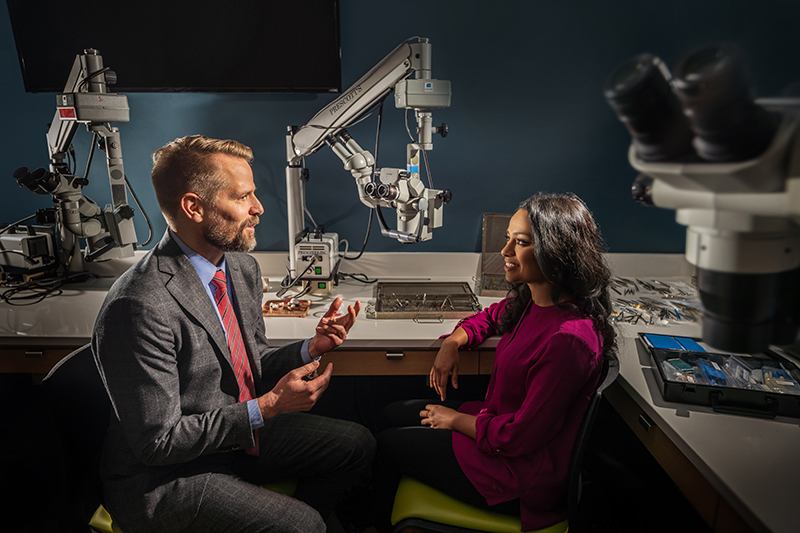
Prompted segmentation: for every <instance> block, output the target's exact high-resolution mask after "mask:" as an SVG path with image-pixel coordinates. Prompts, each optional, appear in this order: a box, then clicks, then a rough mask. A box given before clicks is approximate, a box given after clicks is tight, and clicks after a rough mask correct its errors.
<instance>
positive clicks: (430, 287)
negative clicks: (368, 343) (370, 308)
mask: <svg viewBox="0 0 800 533" xmlns="http://www.w3.org/2000/svg"><path fill="white" fill-rule="evenodd" d="M480 310H481V304H480V302H479V301H478V298H477V296H475V294H474V293H473V292H472V289H471V288H470V286H469V284H468V283H459V282H444V283H438V282H398V283H392V282H378V283H377V286H376V288H375V318H378V319H380V318H395V319H399V318H406V319H407V318H410V319H414V320H418V319H434V320H436V319H438V320H445V319H452V318H464V317H467V316H470V315H474V314H475V313H477V312H478V311H480Z"/></svg>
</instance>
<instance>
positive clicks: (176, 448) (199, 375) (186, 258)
mask: <svg viewBox="0 0 800 533" xmlns="http://www.w3.org/2000/svg"><path fill="white" fill-rule="evenodd" d="M153 161H154V167H153V172H152V180H153V187H154V189H155V193H156V197H157V199H158V203H159V206H160V207H161V211H162V213H163V214H164V217H165V218H166V220H167V222H168V225H169V228H168V230H167V233H166V234H165V235H164V238H163V239H162V240H161V242H160V243H159V244H158V245H157V246H156V247H155V248H154V249H153V250H151V251H150V252H149V253H148V254H147V255H146V256H145V257H144V258H143V259H142V260H141V261H139V262H138V263H137V264H135V265H134V266H133V267H131V268H130V269H129V270H128V271H127V272H126V273H125V274H124V275H123V276H121V277H120V278H119V279H118V280H117V282H116V283H114V286H113V287H112V288H111V290H110V291H109V293H108V296H107V298H106V301H105V303H104V304H103V307H102V309H101V310H100V314H99V316H98V318H97V323H96V325H95V330H94V335H93V338H92V350H93V352H94V354H95V359H96V361H97V365H98V368H99V369H100V372H101V374H102V375H103V379H104V381H105V384H106V388H107V390H108V393H109V396H110V398H111V402H112V405H113V414H112V416H111V421H110V426H109V430H108V434H107V436H106V441H105V445H104V450H103V457H102V460H101V475H102V478H103V483H104V495H105V504H106V508H107V509H108V511H109V513H110V514H111V515H112V517H113V518H114V521H115V522H117V523H118V524H119V525H120V527H121V528H122V530H123V531H125V532H126V533H137V532H147V533H152V532H161V531H163V532H170V533H171V532H176V531H187V532H189V531H191V532H194V531H196V532H203V533H209V532H215V531H232V532H233V531H236V532H256V531H297V532H303V533H308V532H314V531H324V530H325V523H324V520H325V518H326V517H327V516H328V515H329V514H330V513H331V511H332V510H333V508H334V506H335V505H336V503H337V500H338V499H339V498H341V496H342V495H343V494H344V493H346V491H347V490H348V489H349V488H351V487H352V486H353V485H354V484H356V483H357V482H358V481H359V480H360V479H361V478H363V477H364V476H365V475H366V473H367V472H368V470H369V465H370V461H371V459H372V456H373V455H374V451H375V441H374V439H373V437H372V435H371V434H370V433H369V432H368V431H367V430H366V429H365V428H363V427H362V426H359V425H358V424H354V423H351V422H346V421H341V420H334V419H329V418H325V417H320V416H315V415H311V414H308V413H300V412H299V411H307V410H309V409H310V408H311V407H313V406H314V404H315V403H316V401H317V400H318V399H319V397H320V395H321V394H322V393H323V392H324V390H325V389H326V388H327V386H328V382H329V380H330V377H331V372H332V365H328V367H327V368H326V369H325V371H324V372H322V374H319V375H316V369H317V367H318V366H319V363H318V361H317V359H318V358H319V357H320V356H321V355H322V354H324V353H325V352H327V351H329V350H331V349H333V348H335V347H336V346H338V345H340V344H341V343H342V342H343V341H344V339H345V338H346V336H347V332H348V331H349V330H350V328H351V326H352V325H353V323H354V322H355V319H356V315H357V314H358V312H359V309H360V303H359V302H356V305H355V307H353V306H348V309H347V313H346V314H343V315H342V316H337V315H336V313H337V311H338V309H339V307H340V305H341V299H340V298H337V299H336V301H334V302H333V304H331V306H330V309H329V310H328V311H327V313H326V314H325V316H324V317H323V318H322V319H321V320H320V322H319V324H318V326H317V328H316V333H315V335H314V337H313V338H311V339H309V340H306V341H299V342H296V343H293V344H289V345H287V346H282V347H280V348H269V347H268V345H267V339H266V336H265V327H264V320H263V318H262V314H261V298H262V288H261V273H260V270H259V267H258V264H257V263H256V261H255V259H254V258H252V257H251V256H249V255H247V254H246V253H242V252H249V251H251V250H252V249H253V247H254V246H255V242H256V241H255V232H254V226H255V225H256V224H258V220H259V219H258V217H259V215H261V214H262V213H263V212H264V209H263V207H262V206H261V203H260V202H259V201H258V199H257V198H256V196H255V185H254V183H253V173H252V170H251V168H250V163H251V161H252V151H251V150H250V149H249V148H248V147H246V146H244V145H242V144H240V143H238V142H236V141H229V140H228V141H222V140H215V139H209V138H206V137H202V136H190V137H184V138H181V139H176V140H175V141H173V142H171V143H169V144H167V145H166V146H164V147H163V148H161V149H159V150H157V151H156V152H155V153H154V154H153ZM312 377H313V379H312ZM285 477H294V478H297V479H298V486H297V490H296V492H295V498H290V497H288V496H284V495H282V494H279V493H276V492H272V491H269V490H267V489H264V488H262V487H261V486H260V485H261V484H262V483H265V482H268V481H272V480H277V479H281V478H285Z"/></svg>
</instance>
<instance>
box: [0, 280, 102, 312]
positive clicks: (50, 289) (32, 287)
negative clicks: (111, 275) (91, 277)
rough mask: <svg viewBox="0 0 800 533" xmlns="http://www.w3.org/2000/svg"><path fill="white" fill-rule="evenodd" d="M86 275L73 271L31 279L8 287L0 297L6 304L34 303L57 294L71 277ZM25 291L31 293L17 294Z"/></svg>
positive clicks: (21, 304) (22, 304)
mask: <svg viewBox="0 0 800 533" xmlns="http://www.w3.org/2000/svg"><path fill="white" fill-rule="evenodd" d="M84 276H86V273H85V272H74V273H72V274H67V275H66V276H62V277H60V278H52V279H45V280H32V281H27V282H25V283H21V284H19V285H16V286H13V287H11V288H10V289H8V290H6V291H4V292H3V293H2V294H0V299H2V300H3V301H4V302H5V303H7V304H8V305H16V306H24V305H34V304H37V303H39V302H41V301H42V300H44V299H45V298H47V297H48V296H58V295H60V294H61V293H62V292H63V291H62V290H61V287H63V286H64V283H66V282H67V281H69V280H70V279H72V278H77V277H84ZM25 291H30V292H31V293H32V294H25V295H21V296H19V294H20V293H23V292H25ZM27 300H33V301H29V302H27V303H17V302H19V301H27Z"/></svg>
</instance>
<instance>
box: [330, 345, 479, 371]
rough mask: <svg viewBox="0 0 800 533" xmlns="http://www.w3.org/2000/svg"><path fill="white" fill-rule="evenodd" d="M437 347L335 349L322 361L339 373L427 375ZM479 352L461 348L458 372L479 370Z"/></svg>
mask: <svg viewBox="0 0 800 533" xmlns="http://www.w3.org/2000/svg"><path fill="white" fill-rule="evenodd" d="M436 353H437V351H436V350H341V351H339V350H336V351H333V352H330V353H327V354H325V355H324V356H323V357H322V360H321V361H320V362H321V363H322V365H321V367H322V368H324V367H325V366H326V365H327V364H328V363H333V373H334V374H335V375H339V376H387V375H406V376H413V375H424V376H427V375H428V374H429V373H430V371H431V365H433V360H434V359H435V358H436ZM478 369H479V353H478V352H466V351H464V352H461V355H460V358H459V374H462V375H470V374H478Z"/></svg>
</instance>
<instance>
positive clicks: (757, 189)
mask: <svg viewBox="0 0 800 533" xmlns="http://www.w3.org/2000/svg"><path fill="white" fill-rule="evenodd" d="M604 94H605V97H606V100H607V101H608V103H609V104H610V105H611V107H612V108H613V109H614V111H615V112H616V114H617V116H618V117H619V119H620V120H621V121H622V122H623V124H625V126H626V127H627V129H628V130H629V132H630V134H631V136H632V143H631V145H630V148H629V151H628V160H629V162H630V164H631V166H632V167H633V168H634V169H636V170H637V171H639V173H640V174H639V175H638V177H637V178H636V179H635V180H634V183H633V186H632V193H633V196H634V199H635V200H636V201H637V202H638V203H640V204H643V205H653V206H657V207H661V208H665V209H673V210H675V211H676V219H677V222H678V223H680V224H682V225H684V226H686V227H687V230H686V259H687V261H688V262H689V263H690V264H692V265H694V266H695V267H696V277H697V289H698V292H699V295H700V299H701V301H702V304H703V308H704V309H703V322H702V337H703V340H704V341H705V342H707V343H708V344H709V345H711V346H713V347H715V348H718V349H722V350H728V351H732V352H749V353H754V352H760V351H763V350H765V349H766V348H767V347H768V346H769V345H788V344H792V343H795V342H797V340H798V328H799V326H800V306H798V303H800V132H799V131H798V125H799V124H800V99H791V98H783V99H781V98H775V99H759V100H756V99H755V94H754V90H753V87H752V83H751V79H750V73H749V69H748V67H747V64H746V62H745V60H744V53H743V51H742V50H741V48H739V47H738V46H736V45H733V44H728V43H722V44H709V45H706V46H702V47H699V48H697V49H695V50H693V51H691V52H690V53H689V54H687V55H685V56H683V57H682V58H681V59H680V60H679V61H678V63H677V64H676V65H675V66H674V68H673V70H672V72H670V71H669V69H667V67H666V66H665V65H664V63H663V62H662V61H661V60H660V59H659V58H658V57H657V56H654V55H652V54H640V55H637V56H635V57H632V58H630V59H628V60H627V61H625V62H624V63H622V64H621V65H619V67H618V68H616V69H615V70H614V71H613V73H612V74H611V76H610V77H609V78H608V81H607V82H606V85H605V87H604Z"/></svg>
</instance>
